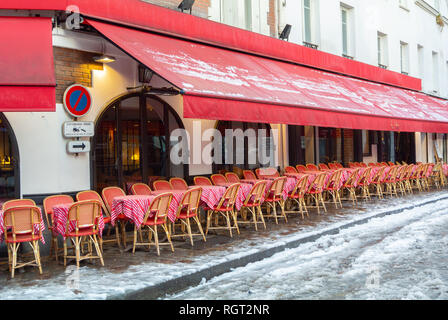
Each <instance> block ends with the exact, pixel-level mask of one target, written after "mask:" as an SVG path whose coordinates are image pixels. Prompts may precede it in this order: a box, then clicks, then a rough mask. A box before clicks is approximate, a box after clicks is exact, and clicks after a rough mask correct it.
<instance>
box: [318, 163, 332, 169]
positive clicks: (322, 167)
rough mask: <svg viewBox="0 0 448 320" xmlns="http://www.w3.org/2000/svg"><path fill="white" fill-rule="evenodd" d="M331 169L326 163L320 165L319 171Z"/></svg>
mask: <svg viewBox="0 0 448 320" xmlns="http://www.w3.org/2000/svg"><path fill="white" fill-rule="evenodd" d="M328 169H330V168H329V167H328V166H327V165H326V164H325V163H319V170H328Z"/></svg>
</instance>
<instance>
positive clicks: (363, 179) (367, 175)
mask: <svg viewBox="0 0 448 320" xmlns="http://www.w3.org/2000/svg"><path fill="white" fill-rule="evenodd" d="M371 172H372V167H367V169H364V171H363V173H362V175H361V177H360V178H359V181H358V183H359V184H363V185H365V184H367V183H368V181H369V178H370V174H371Z"/></svg>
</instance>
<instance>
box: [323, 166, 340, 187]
mask: <svg viewBox="0 0 448 320" xmlns="http://www.w3.org/2000/svg"><path fill="white" fill-rule="evenodd" d="M341 176H342V170H341V169H338V170H336V171H334V172H333V173H331V175H330V178H328V181H327V184H326V186H325V188H326V189H328V188H334V189H337V190H339V188H341V187H342V183H341Z"/></svg>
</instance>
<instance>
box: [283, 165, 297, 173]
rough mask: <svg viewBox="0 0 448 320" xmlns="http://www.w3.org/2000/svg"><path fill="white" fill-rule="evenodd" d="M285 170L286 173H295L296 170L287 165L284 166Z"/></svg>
mask: <svg viewBox="0 0 448 320" xmlns="http://www.w3.org/2000/svg"><path fill="white" fill-rule="evenodd" d="M285 172H286V173H297V170H296V168H294V167H291V166H287V167H285Z"/></svg>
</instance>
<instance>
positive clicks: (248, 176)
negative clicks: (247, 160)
mask: <svg viewBox="0 0 448 320" xmlns="http://www.w3.org/2000/svg"><path fill="white" fill-rule="evenodd" d="M243 176H244V179H248V180H257V176H256V175H255V173H254V172H253V171H252V170H243Z"/></svg>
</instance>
